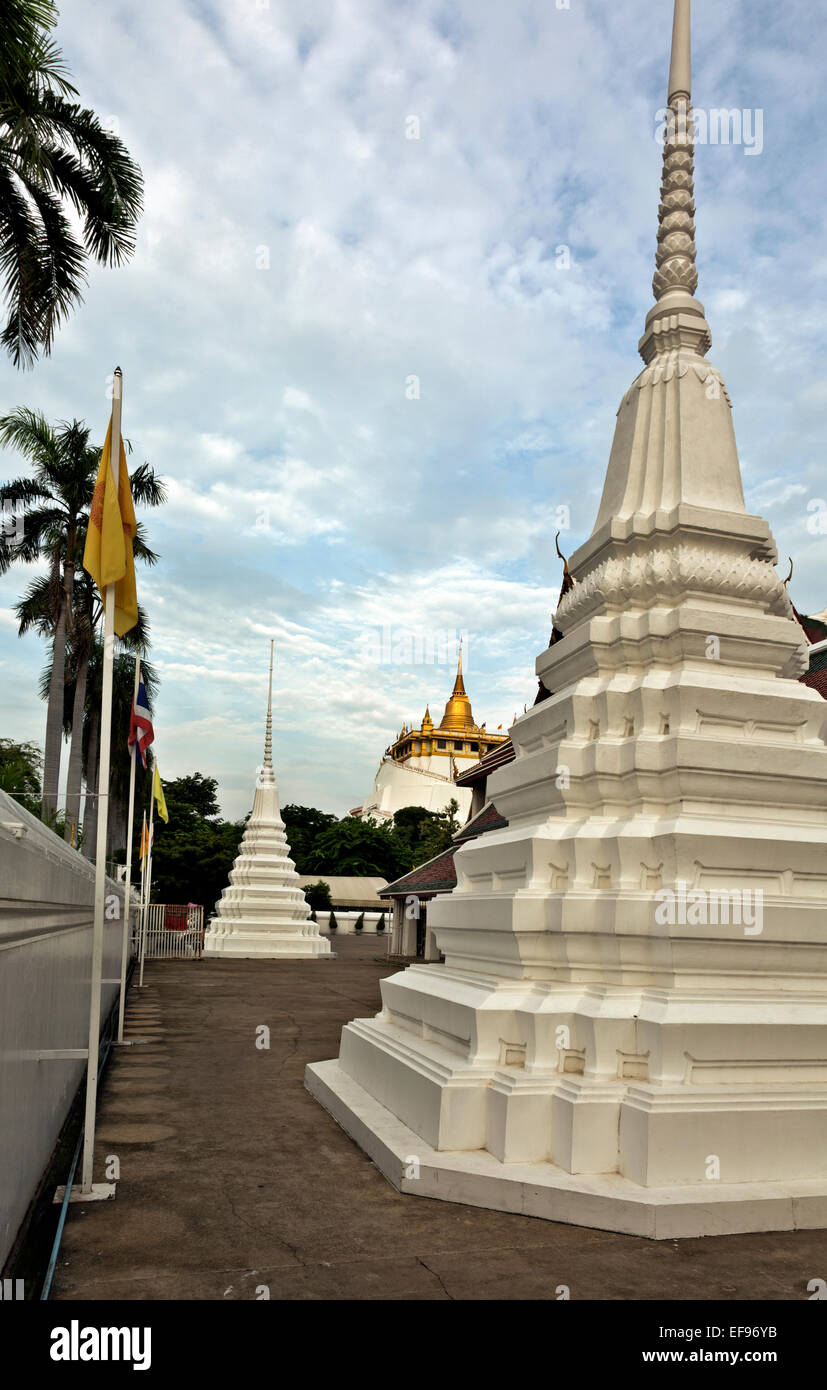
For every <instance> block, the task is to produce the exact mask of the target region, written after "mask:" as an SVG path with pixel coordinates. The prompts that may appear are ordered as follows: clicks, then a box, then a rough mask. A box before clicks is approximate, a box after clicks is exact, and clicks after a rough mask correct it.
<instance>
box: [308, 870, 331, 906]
mask: <svg viewBox="0 0 827 1390" xmlns="http://www.w3.org/2000/svg"><path fill="white" fill-rule="evenodd" d="M304 896H305V898H306V899H307V905H308V907H309V908H310V909H311V910H312V911H313V912H325V911H329V910H330V908H331V907H332V906H333V903H332V902H331V900H330V884H329V883H325V881H324V879H321V878H320V879H319V881H318V883H308V884H307V886H306V888H305V890H304Z"/></svg>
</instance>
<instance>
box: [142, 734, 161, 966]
mask: <svg viewBox="0 0 827 1390" xmlns="http://www.w3.org/2000/svg"><path fill="white" fill-rule="evenodd" d="M156 765H157V764H156V761H155V755H154V754H153V757H152V777H151V778H150V782H149V844H148V846H147V852H146V901H145V902H144V923H143V927H142V929H141V973H140V978H139V980H138V988H139V989H143V987H144V957H145V956H146V929H147V925H148V918H149V899H150V897H151V895H152V829H153V825H154V816H155V768H156Z"/></svg>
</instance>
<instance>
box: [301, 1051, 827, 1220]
mask: <svg viewBox="0 0 827 1390" xmlns="http://www.w3.org/2000/svg"><path fill="white" fill-rule="evenodd" d="M305 1085H306V1087H307V1089H308V1090H309V1091H310V1093H311V1095H313V1096H314V1097H315V1099H316V1100H318V1101H319V1103H320V1104H321V1105H323V1106H324V1108H325V1109H326V1110H328V1111H329V1112H330V1114H331V1115H332V1117H333V1119H334V1120H336V1122H337V1124H339V1125H341V1127H342V1129H343V1130H344V1131H345V1133H346V1134H349V1135H350V1137H351V1138H352V1139H354V1140H355V1141H356V1143H357V1144H358V1145H359V1147H360V1148H361V1149H363V1150H364V1152H365V1153H366V1154H367V1156H368V1157H369V1158H370V1159H371V1161H372V1162H373V1163H375V1164H376V1167H377V1168H378V1169H379V1171H380V1173H382V1174H383V1175H384V1177H386V1178H387V1179H388V1181H389V1182H390V1183H391V1184H392V1185H393V1186H394V1187H395V1188H396V1190H397V1191H398V1192H403V1193H410V1194H411V1195H412V1196H416V1197H433V1198H434V1199H436V1200H437V1201H441V1202H462V1203H465V1204H466V1205H467V1206H471V1207H487V1208H488V1209H490V1210H492V1211H507V1212H515V1213H519V1214H520V1215H521V1216H537V1217H540V1218H541V1219H543V1220H545V1221H559V1222H562V1223H563V1224H565V1225H572V1226H586V1227H592V1228H594V1229H597V1230H604V1231H619V1232H621V1233H622V1234H624V1235H636V1236H647V1237H648V1238H649V1239H651V1240H674V1239H679V1238H681V1237H685V1236H713V1235H738V1234H741V1233H745V1232H750V1231H803V1230H820V1229H822V1228H823V1227H825V1226H827V1179H824V1180H822V1181H818V1182H811V1181H790V1180H789V1179H786V1178H785V1179H784V1180H782V1181H779V1182H749V1183H720V1182H719V1183H711V1182H706V1181H705V1182H702V1183H692V1184H689V1183H688V1184H680V1185H676V1184H673V1185H672V1186H663V1187H646V1188H642V1187H640V1186H639V1185H638V1184H637V1183H634V1182H631V1181H630V1180H629V1179H628V1178H624V1177H622V1176H621V1175H620V1174H618V1173H598V1174H593V1173H569V1172H566V1171H565V1169H563V1168H559V1167H557V1166H556V1165H555V1164H553V1163H505V1164H504V1163H501V1162H500V1161H499V1159H497V1158H496V1157H495V1155H494V1154H493V1153H491V1152H490V1151H489V1150H487V1149H484V1148H481V1149H474V1150H469V1151H458V1150H451V1151H443V1150H439V1149H435V1148H432V1147H431V1146H430V1145H428V1144H426V1143H425V1142H424V1141H423V1140H422V1138H421V1137H420V1136H419V1135H418V1134H416V1133H414V1131H413V1130H412V1129H410V1128H408V1126H407V1125H405V1124H404V1123H403V1122H402V1121H401V1120H400V1119H398V1118H397V1116H396V1115H394V1114H393V1113H392V1112H391V1111H390V1110H388V1109H386V1107H385V1106H384V1105H381V1104H380V1103H379V1101H377V1100H376V1099H375V1098H374V1097H373V1096H372V1095H370V1094H369V1093H368V1092H367V1091H366V1090H364V1088H363V1087H362V1086H360V1085H359V1083H358V1082H357V1081H354V1080H353V1078H352V1077H351V1076H349V1075H348V1073H347V1072H346V1071H344V1070H343V1069H342V1066H341V1063H340V1062H338V1061H331V1062H314V1063H312V1064H311V1065H310V1066H309V1067H307V1069H306V1072H305ZM562 1099H564V1100H565V1099H566V1098H565V1096H563V1097H562ZM414 1161H415V1162H414Z"/></svg>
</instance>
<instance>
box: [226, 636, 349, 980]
mask: <svg viewBox="0 0 827 1390" xmlns="http://www.w3.org/2000/svg"><path fill="white" fill-rule="evenodd" d="M272 694H273V653H272V644H271V651H270V694H269V696H268V700H267V732H266V735H265V742H264V765H263V767H262V768H261V769H260V771H259V774H258V778H257V781H256V792H255V798H254V800H253V810H252V814H251V816H250V819H249V821H248V822H247V829H246V830H245V832H244V838H243V839H242V841H241V846H240V848H239V852H238V855H237V857H236V860H235V863H234V865H233V867H232V870H231V872H230V882H229V885H228V886H227V887H226V888H225V889H224V892H223V893H222V894H221V898H220V899H219V902H218V906H217V908H216V914H215V916H214V917H213V919H212V921H211V922H210V925H209V929H208V930H207V933H206V935H205V938H204V955H205V956H208V957H215V956H241V957H248V958H257V959H265V958H279V959H282V960H283V959H288V960H289V959H304V958H306V957H308V956H326V957H328V958H330V956H331V955H332V952H331V950H330V942H329V941H327V940H326V939H325V937H323V936H322V935H321V934H320V932H319V928H318V926H317V925H316V923H315V922H314V921H313V920H312V919H311V916H310V908H309V907H308V905H307V900H306V898H305V896H304V892H303V891H302V888H301V885H300V883H299V876H298V874H297V873H296V866H295V864H294V863H293V860H292V859H291V858H290V846H289V844H288V843H287V835H286V834H285V829H284V821H283V820H282V818H281V811H280V808H279V793H278V787H277V786H276V778H275V774H274V772H273V756H272Z"/></svg>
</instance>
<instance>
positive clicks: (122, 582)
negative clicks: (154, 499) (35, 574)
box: [83, 418, 138, 637]
mask: <svg viewBox="0 0 827 1390" xmlns="http://www.w3.org/2000/svg"><path fill="white" fill-rule="evenodd" d="M111 440H112V420H111V418H110V420H109V428H108V429H107V431H106V442H105V444H104V446H103V453H102V454H101V460H100V463H99V465H98V476H97V478H96V480H95V492H94V495H93V497H92V507H91V510H90V514H89V527H88V529H87V532H86V546H85V548H84V551H83V568H84V569H85V570H86V573H87V574H90V575H91V576H92V578H93V579H94V581H95V583H96V584H97V586H98V592H99V593H100V596H101V601H102V602H105V591H106V587H107V585H108V584H114V585H115V633H116V635H117V636H118V637H122V636H123V634H124V633H125V632H128V631H129V629H130V628H131V627H134V626H135V624H136V622H137V621H138V594H137V591H136V588H135V561H134V558H133V555H132V540H133V537H134V536H135V535H137V531H138V527H137V523H136V521H135V509H134V507H133V505H132V493H131V492H130V490H129V472H128V470H127V467H126V453H125V450H124V447H123V440H121V455H120V471H119V476H118V492H117V496H116V495H115V478H114V474H113V472H112V466H111V463H110V458H109V455H110V445H111Z"/></svg>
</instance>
